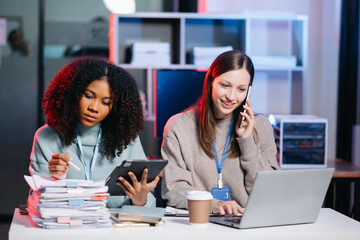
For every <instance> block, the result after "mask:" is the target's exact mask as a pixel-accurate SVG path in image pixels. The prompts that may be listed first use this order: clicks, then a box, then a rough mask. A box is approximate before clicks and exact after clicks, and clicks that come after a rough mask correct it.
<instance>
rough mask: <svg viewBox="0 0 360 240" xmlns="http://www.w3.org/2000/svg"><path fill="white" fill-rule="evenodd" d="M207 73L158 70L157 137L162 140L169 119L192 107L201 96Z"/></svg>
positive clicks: (155, 79)
mask: <svg viewBox="0 0 360 240" xmlns="http://www.w3.org/2000/svg"><path fill="white" fill-rule="evenodd" d="M205 75H206V71H197V70H156V71H155V72H154V84H155V90H156V91H155V101H154V105H155V106H154V109H155V137H158V138H162V136H163V131H164V126H165V124H166V122H167V121H168V120H169V118H170V117H171V116H173V115H175V114H177V113H180V112H182V111H183V110H185V109H187V108H188V107H190V106H192V105H193V104H194V103H195V102H196V101H197V100H198V99H199V98H200V96H201V94H202V88H203V83H204V79H205Z"/></svg>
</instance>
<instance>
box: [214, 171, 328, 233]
mask: <svg viewBox="0 0 360 240" xmlns="http://www.w3.org/2000/svg"><path fill="white" fill-rule="evenodd" d="M333 173H334V168H319V169H297V170H278V171H259V172H258V173H257V174H256V177H255V181H254V184H253V187H252V190H251V193H250V196H249V199H248V202H247V205H246V208H245V211H244V214H243V215H242V216H232V215H225V216H210V219H209V221H210V222H213V223H218V224H223V225H227V226H231V227H234V228H241V229H242V228H256V227H269V226H281V225H290V224H302V223H313V222H315V221H316V219H317V217H318V215H319V212H320V209H321V206H322V204H323V201H324V198H325V195H326V192H327V189H328V187H329V184H330V181H331V178H332V175H333Z"/></svg>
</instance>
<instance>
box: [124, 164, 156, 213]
mask: <svg viewBox="0 0 360 240" xmlns="http://www.w3.org/2000/svg"><path fill="white" fill-rule="evenodd" d="M128 174H129V176H130V178H131V181H132V185H131V184H130V183H129V182H128V181H126V180H125V179H124V178H123V177H119V180H120V182H118V185H120V186H121V187H122V188H123V189H124V192H125V193H126V195H127V196H128V197H129V198H130V199H131V201H132V203H133V205H135V206H143V205H145V203H146V201H147V194H148V193H149V192H150V191H151V190H152V189H154V188H155V187H156V185H157V183H158V182H159V180H160V177H159V176H156V178H155V179H154V180H153V181H152V182H149V183H147V176H148V169H147V168H145V169H144V171H143V174H142V176H141V181H140V182H139V181H138V180H137V178H136V176H135V174H134V173H133V172H129V173H128Z"/></svg>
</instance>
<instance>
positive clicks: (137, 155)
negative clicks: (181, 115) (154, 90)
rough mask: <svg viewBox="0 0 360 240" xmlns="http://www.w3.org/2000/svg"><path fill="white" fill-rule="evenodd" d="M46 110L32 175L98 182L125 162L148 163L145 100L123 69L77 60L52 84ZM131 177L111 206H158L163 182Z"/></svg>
mask: <svg viewBox="0 0 360 240" xmlns="http://www.w3.org/2000/svg"><path fill="white" fill-rule="evenodd" d="M42 107H43V109H44V110H45V115H46V117H47V124H46V125H44V126H43V127H41V128H40V129H38V130H37V132H36V134H35V137H34V143H33V148H32V153H31V157H30V159H31V163H30V172H31V174H34V173H37V174H41V175H44V176H52V177H55V178H57V179H64V178H70V179H83V178H85V179H91V180H94V181H99V180H104V179H106V178H107V177H108V176H109V174H110V173H111V171H112V170H113V169H114V167H115V166H118V165H120V163H121V162H122V161H123V160H124V159H146V156H145V153H144V151H143V148H142V146H141V143H140V139H139V137H138V133H139V131H141V130H143V128H144V122H143V121H144V120H143V111H142V105H141V100H140V97H139V93H138V89H137V85H136V82H135V80H134V79H133V78H132V77H131V75H130V74H128V73H127V72H126V71H125V70H123V69H122V68H120V67H118V66H115V65H113V64H111V63H108V62H107V61H105V60H102V59H100V58H94V57H86V58H80V59H77V60H74V61H72V62H70V63H69V64H67V65H66V66H65V67H64V68H62V69H61V70H60V71H59V72H58V74H57V75H56V76H55V77H54V79H53V80H52V82H51V83H50V84H49V86H48V89H47V90H46V92H45V96H44V98H43V101H42ZM70 161H71V162H72V163H74V165H76V166H78V167H80V171H77V170H76V169H75V168H74V167H71V165H69V162H70ZM129 175H130V177H131V179H132V183H129V182H128V181H126V180H125V179H123V178H121V177H120V178H119V185H120V186H121V187H122V188H123V189H124V191H125V193H126V194H127V196H126V197H124V196H110V197H109V198H108V207H120V206H122V205H124V204H133V205H138V206H142V205H146V206H155V198H154V197H153V195H152V194H151V193H149V191H151V190H152V189H153V188H154V187H155V186H156V184H157V182H158V181H159V177H157V178H156V179H155V180H154V181H152V182H150V183H146V180H145V179H146V177H147V170H146V169H145V170H144V172H143V178H142V179H144V180H141V181H140V182H139V181H137V179H136V177H135V175H134V174H132V173H131V172H130V173H129ZM120 186H119V187H120Z"/></svg>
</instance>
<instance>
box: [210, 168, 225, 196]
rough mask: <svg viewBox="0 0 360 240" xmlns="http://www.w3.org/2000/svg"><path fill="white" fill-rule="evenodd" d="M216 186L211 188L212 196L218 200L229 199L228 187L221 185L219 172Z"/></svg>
mask: <svg viewBox="0 0 360 240" xmlns="http://www.w3.org/2000/svg"><path fill="white" fill-rule="evenodd" d="M218 177H219V179H218V187H213V188H212V189H211V194H212V195H213V197H214V198H215V199H217V200H220V201H230V189H229V187H223V186H222V177H221V173H220V174H219V176H218Z"/></svg>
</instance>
